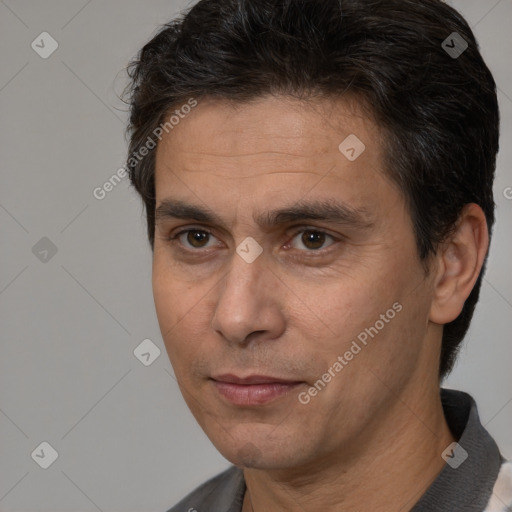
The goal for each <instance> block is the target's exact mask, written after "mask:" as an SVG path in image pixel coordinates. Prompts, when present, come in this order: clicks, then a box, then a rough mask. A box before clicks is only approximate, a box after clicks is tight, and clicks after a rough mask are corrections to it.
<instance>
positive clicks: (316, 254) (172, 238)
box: [167, 226, 340, 258]
mask: <svg viewBox="0 0 512 512" xmlns="http://www.w3.org/2000/svg"><path fill="white" fill-rule="evenodd" d="M191 231H198V232H201V233H207V234H208V235H210V236H214V237H215V235H214V234H213V232H212V231H210V230H208V229H206V228H203V227H201V228H199V227H197V228H196V227H191V228H187V229H183V230H181V231H179V232H178V233H176V234H174V235H172V236H169V237H167V240H168V242H170V243H172V244H174V243H176V240H177V239H179V237H180V236H181V235H183V234H185V233H189V232H191ZM305 231H311V232H313V233H316V234H322V235H326V236H327V237H329V238H331V239H332V240H333V242H332V243H331V244H330V245H328V246H327V247H326V248H325V249H311V250H301V249H296V250H297V251H299V252H301V253H309V255H308V256H307V257H313V258H314V257H319V256H323V255H325V254H326V253H327V251H329V248H330V247H331V246H332V245H334V244H335V242H338V241H339V240H340V239H339V238H336V237H334V236H333V235H331V234H329V233H327V232H326V231H322V230H321V229H317V228H315V227H313V226H308V227H305V226H301V229H299V230H297V231H295V232H294V233H293V235H292V237H291V239H290V240H293V239H294V238H295V237H296V236H297V235H298V234H299V233H304V232H305ZM178 241H179V240H178ZM181 245H182V244H181ZM287 245H288V242H287ZM292 249H293V247H292ZM180 250H181V251H184V252H188V253H200V252H201V251H202V249H200V248H199V249H188V248H180Z"/></svg>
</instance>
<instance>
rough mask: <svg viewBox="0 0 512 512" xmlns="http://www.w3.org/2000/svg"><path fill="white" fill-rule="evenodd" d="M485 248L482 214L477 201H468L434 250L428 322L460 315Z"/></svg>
mask: <svg viewBox="0 0 512 512" xmlns="http://www.w3.org/2000/svg"><path fill="white" fill-rule="evenodd" d="M488 248H489V233H488V230H487V221H486V218H485V214H484V212H483V211H482V208H480V206H478V205H477V204H474V203H471V204H467V205H466V206H464V208H463V210H462V212H461V214H460V216H459V219H458V221H457V226H456V229H455V230H454V232H453V233H452V234H451V235H450V237H449V238H448V239H447V240H446V241H445V242H444V243H442V244H441V245H440V246H439V248H438V251H437V255H436V259H437V264H438V266H437V268H438V271H437V276H436V279H435V281H434V284H433V286H434V290H433V299H432V305H431V309H430V317H429V319H430V321H431V322H434V323H437V324H446V323H449V322H451V321H453V320H455V319H456V318H457V316H459V314H460V312H461V311H462V308H463V306H464V302H465V301H466V299H467V298H468V296H469V294H470V293H471V290H472V289H473V286H474V285H475V282H476V280H477V279H478V276H479V274H480V271H481V270H482V266H483V263H484V260H485V256H486V254H487V250H488Z"/></svg>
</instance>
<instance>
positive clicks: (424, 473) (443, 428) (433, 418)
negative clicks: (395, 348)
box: [242, 386, 455, 512]
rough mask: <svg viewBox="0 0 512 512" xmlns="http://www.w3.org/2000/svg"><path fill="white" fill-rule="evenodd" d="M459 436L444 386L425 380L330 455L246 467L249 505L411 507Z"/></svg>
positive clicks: (256, 510) (298, 509) (306, 511)
mask: <svg viewBox="0 0 512 512" xmlns="http://www.w3.org/2000/svg"><path fill="white" fill-rule="evenodd" d="M423 389H425V388H423ZM376 425H377V426H376ZM453 441H455V439H454V437H453V435H452V433H451V432H450V429H449V427H448V425H447V423H446V420H445V417H444V412H443V409H442V405H441V400H440V396H439V388H438V386H432V388H431V390H430V391H428V392H427V391H421V387H420V388H419V391H417V392H416V393H407V394H401V396H400V397H397V400H396V401H395V402H394V405H393V407H391V408H390V409H388V410H387V411H386V412H385V415H384V416H380V417H379V418H378V419H377V421H376V422H375V423H373V424H372V425H370V426H369V427H368V428H365V429H363V430H362V431H361V433H360V434H358V437H357V439H351V440H350V443H347V446H344V447H342V448H340V450H339V451H338V453H335V454H330V455H329V460H325V459H323V460H321V461H320V460H315V461H312V462H311V464H310V465H309V466H308V467H301V468H290V469H286V470H281V469H280V470H270V471H269V470H258V469H250V468H247V469H244V478H245V482H246V485H247V491H246V493H245V498H244V504H243V509H242V510H243V512H262V511H265V510H287V511H290V512H313V511H315V512H316V511H318V510H322V511H323V512H331V511H332V512H334V511H336V512H340V511H353V510H372V511H374V512H390V511H396V512H398V511H402V512H403V511H405V510H410V509H411V508H412V507H413V505H414V504H415V503H416V502H417V501H418V500H419V498H420V497H421V496H422V495H423V494H424V492H425V491H426V490H427V489H428V487H429V486H430V485H431V484H432V482H433V481H434V480H435V478H436V477H437V475H438V474H439V472H440V471H441V469H442V468H443V466H444V460H443V459H442V458H441V453H442V452H443V450H444V449H445V448H446V447H447V446H448V445H449V444H450V443H451V442H453ZM354 447H356V448H354Z"/></svg>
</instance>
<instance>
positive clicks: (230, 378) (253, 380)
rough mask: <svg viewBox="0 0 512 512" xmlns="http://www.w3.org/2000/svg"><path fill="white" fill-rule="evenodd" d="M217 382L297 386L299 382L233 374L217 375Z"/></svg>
mask: <svg viewBox="0 0 512 512" xmlns="http://www.w3.org/2000/svg"><path fill="white" fill-rule="evenodd" d="M212 379H213V380H216V381H217V382H228V383H230V384H241V385H249V384H275V383H278V384H297V383H298V382H299V381H297V380H289V379H281V378H279V377H270V376H268V375H248V376H247V377H238V376H236V375H233V374H231V373H227V374H223V375H217V376H215V377H212Z"/></svg>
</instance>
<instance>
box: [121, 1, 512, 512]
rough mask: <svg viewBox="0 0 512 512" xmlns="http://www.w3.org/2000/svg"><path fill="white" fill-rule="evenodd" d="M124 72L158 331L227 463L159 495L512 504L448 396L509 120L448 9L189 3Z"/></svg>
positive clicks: (469, 411)
mask: <svg viewBox="0 0 512 512" xmlns="http://www.w3.org/2000/svg"><path fill="white" fill-rule="evenodd" d="M130 77H131V80H132V82H131V88H130V89H129V92H130V101H131V118H130V134H131V140H130V157H129V159H128V167H129V171H130V178H131V181H132V184H133V185H134V186H135V188H136V190H137V191H138V192H139V193H140V195H141V197H142V199H143V200H144V204H145V206H146V211H147V221H148V235H149V240H150V243H151V247H152V250H153V290H154V299H155V305H156V311H157V315H158V321H159V325H160V329H161V332H162V336H163V339H164V342H165V345H166V349H167V352H168V355H169V358H170V361H171V363H172V365H173V367H174V371H175V374H176V379H177V381H178V384H179V386H180V389H181V391H182V393H183V396H184V399H185V400H186V402H187V404H188V406H189V407H190V409H191V411H192V413H193V414H194V416H195V418H196V419H197V421H198V423H199V424H200V425H201V427H202V428H203V429H204V431H205V433H206V434H207V435H208V437H209V438H210V439H211V441H212V443H213V444H214V445H215V446H216V448H217V449H218V450H219V451H220V453H221V454H222V455H223V456H224V457H225V458H226V459H228V460H229V461H230V462H231V463H232V464H233V466H232V467H231V468H230V469H228V470H227V471H225V472H223V473H222V474H220V475H218V476H217V477H215V478H213V479H212V480H210V481H208V482H206V483H205V484H204V485H202V486H201V487H199V488H198V489H196V490H195V491H193V492H192V493H191V494H189V495H188V496H187V497H185V498H184V499H183V500H182V501H181V502H180V503H179V504H177V505H176V506H175V507H174V508H172V509H171V511H172V512H174V511H176V512H178V511H187V510H188V511H193V510H195V511H198V512H207V511H212V512H223V511H226V512H227V511H229V512H239V511H242V512H252V511H254V512H261V511H274V510H275V511H280V510H283V511H284V510H286V511H306V512H310V511H315V512H316V511H319V510H321V511H323V512H329V511H350V512H355V511H363V510H364V511H367V510H371V511H374V512H382V511H385V512H389V511H397V512H398V511H408V510H413V511H415V512H418V511H432V510H436V511H450V512H454V511H459V510H460V511H470V512H471V511H475V512H476V511H480V512H481V511H483V510H485V511H487V512H490V511H493V512H495V511H505V510H510V506H511V504H512V471H511V466H510V464H509V463H507V462H505V461H504V460H503V458H502V456H501V455H500V452H499V449H498V447H497V446H496V443H495V442H494V441H493V439H492V438H491V437H490V435H489V434H488V433H487V432H486V431H485V429H484V428H483V426H482V425H481V423H480V421H479V419H478V414H477V409H476V405H475V403H474V401H473V400H472V398H471V397H470V396H469V395H467V394H465V393H462V392H456V391H448V390H441V389H440V382H441V381H442V379H443V378H444V377H445V376H446V375H447V374H448V373H449V371H450V370H451V368H452V366H453V363H454V360H455V356H456V353H457V349H458V347H459V346H460V343H461V342H462V339H463V337H464V335H465V333H466V331H467V329H468V327H469V323H470V320H471V316H472V314H473V310H474V307H475V304H476V302H477V300H478V293H479V289H480V284H481V280H482V272H483V268H484V264H485V261H486V257H487V253H488V247H489V238H490V233H491V229H492V225H493V223H494V202H493V197H492V183H493V177H494V169H495V162H496V153H497V150H498V135H499V133H498V132H499V127H498V125H499V113H498V106H497V99H496V87H495V83H494V81H493V78H492V76H491V74H490V72H489V70H488V68H487V67H486V65H485V63H484V62H483V60H482V58H481V55H480V54H479V51H478V47H477V43H476V41H475V39H474V36H473V34H472V32H471V30H470V28H469V27H468V25H467V23H466V22H465V21H464V20H463V19H462V18H461V16H460V15H459V14H458V13H457V12H456V11H455V10H453V9H452V8H451V7H449V6H447V5H446V4H444V3H442V2H441V1H439V0H423V1H417V0H374V1H364V0H359V1H357V0H322V1H313V0H281V1H277V0H202V1H200V2H199V3H197V4H196V5H195V6H194V7H193V8H192V9H191V10H189V12H188V13H187V14H186V15H184V16H182V17H181V18H179V19H177V20H175V21H174V22H172V23H170V24H168V25H167V26H165V27H164V28H163V29H162V30H161V31H160V32H159V33H158V34H157V35H156V36H155V37H154V38H153V39H152V40H151V41H150V42H149V43H148V44H147V45H146V46H145V47H144V48H143V49H142V51H141V52H140V54H139V56H138V59H137V60H135V61H134V62H133V63H132V65H131V67H130ZM507 507H508V508H507Z"/></svg>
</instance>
